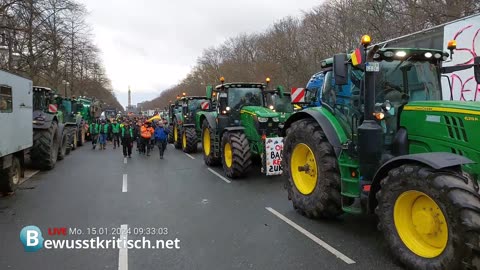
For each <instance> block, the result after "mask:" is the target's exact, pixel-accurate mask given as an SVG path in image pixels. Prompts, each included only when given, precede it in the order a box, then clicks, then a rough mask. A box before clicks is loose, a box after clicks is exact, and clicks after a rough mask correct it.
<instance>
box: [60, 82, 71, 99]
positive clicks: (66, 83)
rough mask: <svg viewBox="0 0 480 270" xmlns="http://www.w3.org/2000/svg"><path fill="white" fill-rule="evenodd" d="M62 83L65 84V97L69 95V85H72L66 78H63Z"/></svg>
mask: <svg viewBox="0 0 480 270" xmlns="http://www.w3.org/2000/svg"><path fill="white" fill-rule="evenodd" d="M62 83H63V84H64V85H65V97H67V87H68V86H69V85H70V83H69V82H68V81H65V80H62Z"/></svg>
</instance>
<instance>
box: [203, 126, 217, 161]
mask: <svg viewBox="0 0 480 270" xmlns="http://www.w3.org/2000/svg"><path fill="white" fill-rule="evenodd" d="M213 132H214V131H213V130H212V128H211V127H210V125H208V121H207V120H203V123H202V149H203V161H204V162H205V164H206V165H207V166H216V165H219V164H220V159H219V158H218V157H215V155H214V144H215V134H214V133H213Z"/></svg>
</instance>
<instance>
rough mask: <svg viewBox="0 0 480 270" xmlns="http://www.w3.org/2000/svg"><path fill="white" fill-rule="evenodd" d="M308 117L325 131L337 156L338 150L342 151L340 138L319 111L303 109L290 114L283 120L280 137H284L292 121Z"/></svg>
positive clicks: (338, 154)
mask: <svg viewBox="0 0 480 270" xmlns="http://www.w3.org/2000/svg"><path fill="white" fill-rule="evenodd" d="M308 118H312V119H315V121H317V123H318V124H319V125H320V127H321V128H322V130H323V132H324V133H325V136H326V137H327V140H328V142H329V143H330V144H331V145H332V146H333V149H334V150H335V155H336V156H337V157H339V156H340V152H341V151H342V144H341V142H340V138H339V137H338V135H337V132H336V131H335V128H334V127H333V124H332V123H331V122H330V120H328V118H327V117H325V115H323V114H322V113H320V112H319V111H314V110H304V111H300V112H296V113H294V114H292V115H291V116H290V117H289V118H288V119H287V121H286V122H285V125H284V127H283V128H282V130H281V131H280V135H281V136H282V137H285V136H286V134H287V129H288V128H290V126H291V125H292V123H293V122H296V121H299V120H302V119H308Z"/></svg>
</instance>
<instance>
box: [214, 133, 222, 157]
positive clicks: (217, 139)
mask: <svg viewBox="0 0 480 270" xmlns="http://www.w3.org/2000/svg"><path fill="white" fill-rule="evenodd" d="M213 153H214V155H213V156H215V157H220V156H221V155H220V136H219V135H217V134H215V136H214V138H213Z"/></svg>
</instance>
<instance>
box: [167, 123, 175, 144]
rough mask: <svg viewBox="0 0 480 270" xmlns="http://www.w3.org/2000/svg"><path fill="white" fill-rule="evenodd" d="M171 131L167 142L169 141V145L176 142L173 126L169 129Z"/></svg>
mask: <svg viewBox="0 0 480 270" xmlns="http://www.w3.org/2000/svg"><path fill="white" fill-rule="evenodd" d="M169 129H170V132H169V133H168V137H167V140H168V143H173V142H174V140H173V135H174V134H173V126H171V127H169Z"/></svg>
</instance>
